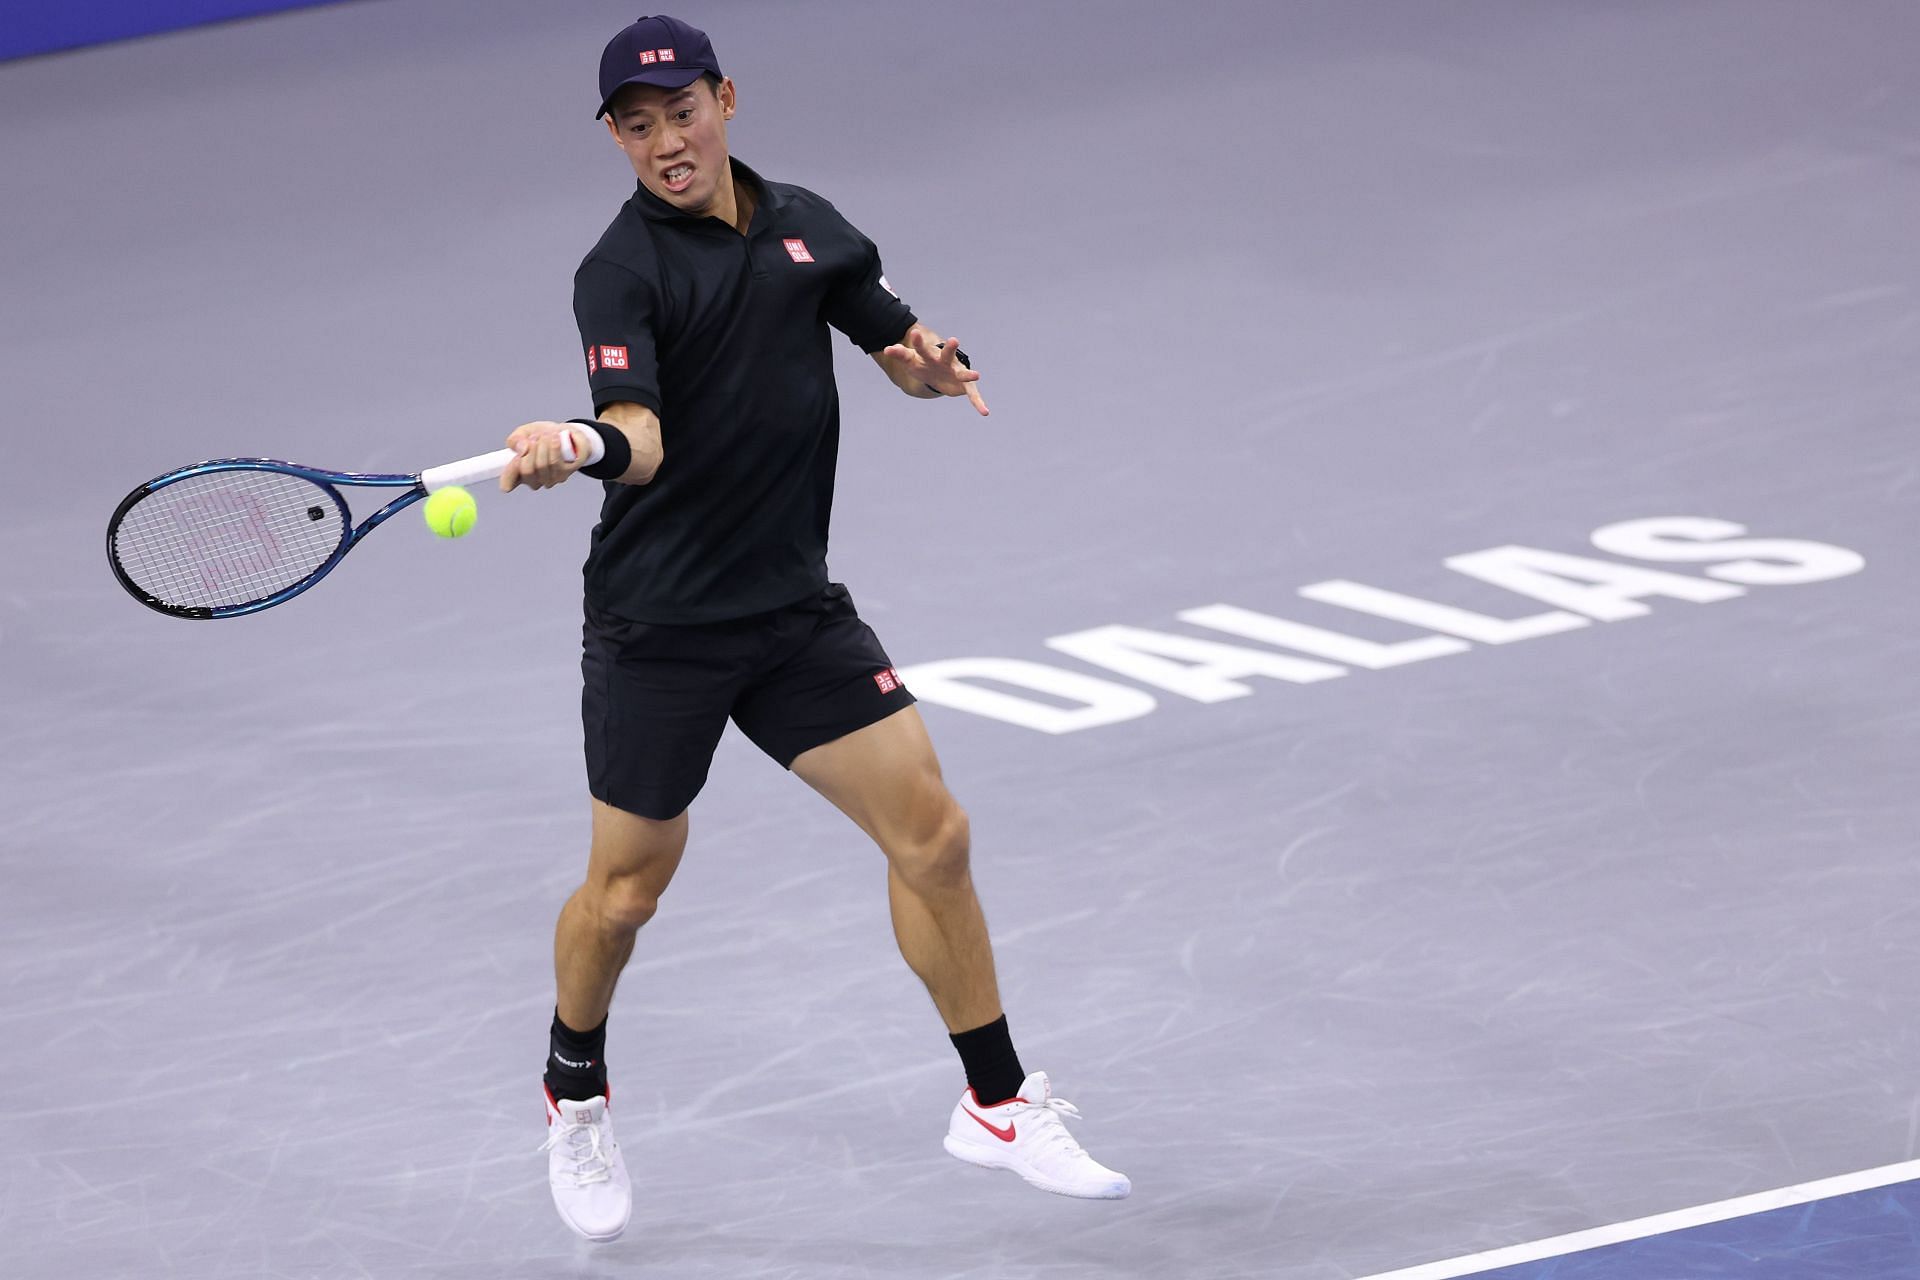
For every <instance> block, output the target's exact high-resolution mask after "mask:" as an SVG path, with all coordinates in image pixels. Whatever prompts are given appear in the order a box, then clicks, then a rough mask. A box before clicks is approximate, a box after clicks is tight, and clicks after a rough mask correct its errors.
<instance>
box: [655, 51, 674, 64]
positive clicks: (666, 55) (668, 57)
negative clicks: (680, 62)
mask: <svg viewBox="0 0 1920 1280" xmlns="http://www.w3.org/2000/svg"><path fill="white" fill-rule="evenodd" d="M654 52H655V53H657V54H659V55H660V61H662V62H672V61H673V50H671V49H655V50H654Z"/></svg>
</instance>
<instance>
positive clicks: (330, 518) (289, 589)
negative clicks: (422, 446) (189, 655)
mask: <svg viewBox="0 0 1920 1280" xmlns="http://www.w3.org/2000/svg"><path fill="white" fill-rule="evenodd" d="M573 430H576V431H579V432H581V434H582V435H583V436H588V437H591V438H589V439H588V440H587V445H588V457H587V463H588V465H591V464H592V463H594V462H596V461H598V460H599V458H598V455H599V454H600V453H601V452H602V450H603V449H604V444H603V442H602V441H601V440H600V439H599V438H598V437H597V436H596V435H594V433H592V432H590V431H588V430H587V429H585V428H582V427H578V426H576V427H574V428H573ZM560 439H561V452H562V454H563V455H564V456H565V457H566V459H567V461H569V462H572V461H573V460H574V448H573V438H572V436H571V435H570V434H562V436H561V437H560ZM512 458H513V450H512V449H496V450H494V451H493V452H492V453H482V454H478V455H476V456H474V457H471V458H462V459H461V460H460V461H458V462H449V463H447V464H446V465H444V466H439V467H428V468H427V469H426V470H425V471H421V472H418V473H416V474H414V475H379V474H364V473H361V472H356V471H322V470H320V469H318V468H316V467H303V466H300V465H299V464H297V463H292V462H280V461H277V460H275V459H273V458H216V459H214V460H213V461H210V462H199V463H195V464H194V465H193V466H190V467H181V468H180V469H179V470H177V471H169V472H167V473H166V474H165V475H163V476H156V477H154V478H153V479H152V480H149V481H147V482H146V483H145V484H143V485H141V486H140V487H139V488H137V489H135V490H134V491H133V492H132V493H129V494H128V495H127V496H126V497H125V498H123V499H121V501H120V505H119V507H117V508H116V509H115V510H114V513H113V518H112V519H111V520H109V521H108V522H107V560H108V562H109V563H110V564H112V566H113V575H114V577H116V578H118V579H119V580H120V585H121V586H123V587H125V588H126V589H127V592H128V594H130V595H131V596H132V597H133V598H134V599H135V600H138V601H139V602H140V603H141V604H144V605H146V606H147V607H148V608H150V609H157V610H159V611H160V612H161V613H164V614H167V615H168V616H170V617H175V618H238V617H241V616H243V615H245V614H249V613H258V612H259V611H260V610H262V609H271V608H272V607H273V606H274V605H277V604H285V603H286V602H287V601H289V600H291V599H293V598H294V597H295V596H297V595H299V594H300V593H301V592H302V591H305V590H306V589H307V588H308V587H311V586H312V585H313V584H314V583H316V582H318V581H320V579H322V578H324V577H326V576H327V574H328V573H330V572H332V570H333V567H334V566H335V565H337V564H339V563H340V562H341V560H343V559H345V558H346V554H347V552H349V551H351V550H353V548H354V547H355V546H357V545H358V544H359V542H360V540H361V539H362V538H364V537H366V536H367V535H368V534H369V533H371V532H373V531H374V530H375V529H377V528H379V527H380V526H381V525H382V524H384V523H385V522H386V521H387V519H388V518H389V517H390V516H392V515H394V514H395V513H396V512H399V511H403V510H405V509H406V508H408V507H410V506H412V505H413V504H414V503H416V502H419V501H420V500H421V499H423V498H425V497H426V496H427V495H428V494H430V493H432V492H434V491H435V490H436V489H444V488H447V487H448V486H449V485H456V484H459V485H465V484H475V483H478V482H479V481H482V480H493V479H496V478H498V477H499V475H500V473H501V472H503V471H505V470H506V469H507V463H508V462H509V461H511V460H512ZM343 488H363V489H401V490H404V492H403V493H401V494H400V495H399V496H398V497H396V498H394V499H393V501H391V502H389V503H387V505H386V506H384V507H381V508H380V509H379V510H378V511H376V512H374V513H373V514H372V515H370V516H368V517H367V518H366V519H365V520H362V521H361V522H360V523H359V524H358V525H356V524H354V523H353V513H352V512H351V511H350V510H349V509H348V507H347V500H346V498H345V497H344V496H343V495H342V494H341V492H340V490H341V489H343Z"/></svg>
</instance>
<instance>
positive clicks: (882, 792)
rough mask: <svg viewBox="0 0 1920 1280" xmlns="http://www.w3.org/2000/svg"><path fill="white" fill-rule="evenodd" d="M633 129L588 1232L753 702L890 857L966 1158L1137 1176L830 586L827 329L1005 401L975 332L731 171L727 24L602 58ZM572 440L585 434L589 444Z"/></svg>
mask: <svg viewBox="0 0 1920 1280" xmlns="http://www.w3.org/2000/svg"><path fill="white" fill-rule="evenodd" d="M599 88H600V110H599V113H598V116H599V117H600V118H604V119H605V120H606V127H607V131H608V134H609V135H610V136H611V137H612V139H613V141H614V143H615V144H616V145H617V146H618V147H619V148H620V149H621V150H622V151H623V152H625V153H626V158H627V160H628V161H629V162H630V163H631V164H632V166H633V171H634V173H635V174H637V175H638V177H639V183H638V186H637V189H636V190H635V191H634V194H633V197H632V198H631V199H630V200H628V201H627V202H626V204H625V205H623V206H622V207H621V209H620V212H619V214H618V216H616V217H615V218H614V220H613V223H612V225H611V226H609V227H608V228H607V231H606V234H604V235H603V236H601V238H600V242H599V243H598V244H597V245H595V246H594V248H593V251H592V252H591V253H589V254H588V255H587V257H586V260H585V261H584V262H583V263H581V265H580V269H579V271H578V272H577V273H576V274H575V276H574V314H575V317H576V319H577V320H578V322H579V326H580V339H581V342H582V343H583V344H584V356H585V360H586V366H587V378H588V382H589V384H590V386H591V388H592V392H593V405H594V413H595V418H594V419H593V420H592V421H591V422H586V420H580V419H576V420H575V422H576V423H584V424H585V425H589V426H591V427H592V428H593V429H594V430H595V431H597V432H598V433H599V434H600V436H601V437H602V438H603V439H604V440H605V442H606V456H605V457H603V458H602V459H601V460H600V461H599V462H598V463H596V464H594V465H592V466H587V467H585V468H584V470H585V471H586V473H587V474H588V475H590V476H595V477H597V478H599V479H601V480H604V481H606V482H607V483H606V486H605V488H606V493H605V499H604V502H603V504H602V506H601V512H600V523H599V525H598V526H597V527H596V528H595V529H594V531H593V541H592V547H591V550H590V551H589V552H588V555H587V563H586V570H585V576H586V581H585V613H586V625H585V641H584V656H583V658H582V662H581V671H582V674H583V676H584V681H585V688H584V691H583V694H582V698H581V706H582V714H583V720H584V724H585V730H586V757H587V788H588V790H589V792H590V793H591V794H592V797H593V839H592V847H591V849H590V851H589V854H588V860H587V873H586V879H585V882H584V883H583V884H582V885H581V886H580V888H579V889H578V890H576V891H575V893H574V894H573V896H572V897H571V898H570V899H568V901H567V903H566V905H565V906H564V907H563V908H562V909H561V912H560V921H559V926H558V928H557V930H556V932H555V937H554V969H555V977H556V982H557V987H558V999H557V1001H556V1008H555V1010H554V1020H553V1026H552V1030H551V1040H550V1045H549V1055H548V1058H547V1070H546V1090H547V1120H548V1137H547V1143H546V1150H547V1152H548V1156H549V1174H550V1179H549V1180H550V1182H551V1184H552V1188H553V1198H554V1203H555V1205H556V1206H557V1207H558V1209H559V1211H560V1216H561V1217H562V1218H563V1219H564V1220H565V1221H566V1223H567V1225H568V1226H570V1227H572V1228H573V1229H574V1230H575V1231H576V1232H578V1233H579V1234H581V1235H583V1236H585V1237H586V1238H587V1239H589V1240H612V1239H614V1238H615V1237H617V1236H619V1235H620V1233H621V1232H622V1231H623V1230H624V1229H625V1227H626V1225H627V1222H628V1219H629V1217H630V1215H631V1212H632V1192H631V1189H630V1184H629V1181H628V1175H627V1169H626V1165H625V1163H624V1161H623V1159H622V1156H621V1152H620V1148H619V1145H618V1144H617V1143H616V1142H615V1141H614V1136H613V1127H612V1120H611V1118H610V1116H609V1113H608V1101H607V1099H608V1089H607V1069H606V1061H605V1057H604V1046H605V1043H606V1023H607V1009H608V1006H609V1004H610V1003H611V1001H612V999H613V991H614V984H615V983H616V982H617V981H618V979H619V977H620V971H621V968H622V967H623V966H624V965H625V964H626V962H627V957H628V956H629V955H630V954H631V952H632V950H633V943H634V935H635V933H636V931H637V930H638V929H639V928H640V927H641V926H642V925H644V924H645V923H646V922H647V921H648V920H649V919H651V918H652V916H653V914H654V911H655V909H656V908H657V907H658V905H659V901H660V895H661V894H662V893H663V892H664V891H665V890H666V888H667V885H668V883H669V882H670V881H671V880H672V879H673V873H674V869H675V868H676V867H677V866H678V865H679V863H680V857H681V854H682V853H683V851H684V850H685V849H686V845H687V831H688V825H687V809H688V806H689V805H690V804H691V803H692V802H693V799H694V797H695V796H696V795H697V794H698V793H699V791H700V788H701V786H702V785H703V784H704V783H705V781H706V777H707V769H708V765H709V763H710V761H711V759H712V755H713V752H714V748H715V747H716V745H717V744H718V742H719V740H720V735H721V731H722V730H723V729H724V728H725V726H726V722H727V720H728V719H729V718H731V719H732V721H733V722H734V723H735V724H736V725H738V726H739V727H740V730H741V732H743V733H744V734H746V736H747V737H748V738H749V739H750V740H752V741H753V743H754V744H755V745H756V746H758V747H759V748H760V749H761V750H762V751H764V752H766V753H767V754H768V755H769V756H771V757H773V759H774V760H776V761H778V762H779V763H780V764H781V765H782V766H784V767H786V768H788V769H790V770H792V771H793V772H794V773H795V774H797V775H799V777H800V778H801V779H802V780H803V781H805V782H806V783H807V784H808V785H809V786H811V787H813V788H814V790H816V791H818V792H819V793H820V794H821V795H823V796H825V797H826V798H827V799H828V800H830V801H831V802H832V803H833V804H835V805H836V806H838V807H839V808H840V810H841V811H842V812H844V813H845V814H846V815H847V816H848V817H849V818H851V819H852V820H853V821H854V822H855V823H856V824H858V825H859V827H860V828H861V829H862V830H863V831H865V832H866V833H867V834H868V835H869V836H871V837H872V838H873V840H874V842H875V843H876V844H878V845H879V846H880V849H881V851H882V852H883V853H884V854H885V855H886V859H887V893H888V900H889V903H890V905H891V907H892V915H893V928H894V935H895V937H896V938H897V939H898V941H899V945H900V953H901V955H902V956H903V957H905V959H906V962H907V964H908V965H909V966H910V967H911V968H912V969H913V971H914V973H915V974H917V975H918V976H919V977H920V979H921V981H922V982H924V983H925V984H926V988H927V992H928V994H929V995H930V996H932V998H933V1003H934V1006H935V1008H936V1009H938V1011H939V1013H940V1016H941V1018H942V1019H944V1021H945V1023H946V1027H947V1031H948V1033H949V1038H950V1039H951V1040H952V1042H953V1046H954V1048H955V1049H956V1050H957V1051H958V1053H959V1055H960V1061H961V1066H962V1069H963V1070H964V1071H965V1073H966V1081H967V1088H966V1091H965V1092H964V1093H963V1094H962V1095H961V1097H960V1100H959V1102H958V1103H957V1104H956V1105H955V1106H954V1109H953V1113H952V1115H951V1116H950V1117H949V1120H948V1126H947V1135H946V1139H945V1145H946V1149H947V1150H948V1151H949V1152H951V1153H952V1154H953V1155H955V1156H958V1157H959V1158H960V1159H962V1160H966V1161H970V1162H972V1163H974V1164H978V1165H984V1166H987V1167H989V1168H1000V1169H1010V1170H1012V1171H1014V1172H1015V1173H1017V1174H1019V1175H1020V1176H1021V1177H1022V1178H1024V1179H1025V1180H1026V1181H1028V1182H1029V1183H1032V1184H1033V1185H1034V1186H1037V1187H1040V1188H1042V1189H1044V1190H1047V1191H1053V1192H1057V1193H1059V1194H1062V1195H1069V1196H1080V1197H1084V1198H1089V1199H1118V1198H1120V1197H1122V1196H1125V1195H1126V1194H1127V1192H1128V1191H1129V1190H1130V1184H1129V1183H1128V1180H1127V1179H1126V1177H1124V1176H1123V1175H1121V1174H1119V1173H1115V1172H1114V1171H1113V1170H1111V1169H1108V1168H1106V1167H1105V1166H1103V1165H1101V1164H1099V1163H1098V1162H1096V1161H1095V1160H1094V1159H1093V1158H1092V1157H1091V1156H1089V1155H1088V1154H1087V1153H1086V1152H1085V1151H1084V1150H1082V1149H1081V1147H1080V1144H1079V1143H1078V1142H1077V1141H1075V1140H1074V1138H1073V1136H1072V1135H1071V1134H1070V1133H1068V1131H1067V1129H1066V1127H1065V1125H1064V1124H1063V1123H1062V1117H1063V1116H1074V1115H1078V1114H1079V1113H1078V1112H1077V1111H1075V1110H1074V1108H1073V1107H1072V1106H1071V1105H1070V1104H1068V1103H1066V1102H1064V1101H1062V1100H1061V1099H1059V1098H1055V1097H1054V1096H1053V1095H1052V1090H1051V1088H1050V1086H1049V1083H1048V1080H1047V1076H1046V1074H1045V1073H1044V1072H1039V1071H1036V1072H1033V1073H1031V1074H1029V1073H1027V1072H1026V1071H1024V1070H1023V1068H1022V1067H1021V1065H1020V1059H1019V1056H1018V1055H1017V1054H1016V1053H1015V1051H1014V1047H1013V1041H1012V1039H1011V1037H1010V1036H1009V1034H1008V1030H1007V1020H1006V1017H1005V1015H1004V1014H1003V1013H1002V1011H1001V1007H1000V995H999V990H998V986H997V984H996V981H995V976H994V964H993V949H992V947H991V945H990V944H989V942H988V939H987V927H986V922H985V920H984V919H983V917H982V915H981V912H980V903H979V900H978V898H977V897H976V896H975V894H974V888H973V881H972V877H971V874H970V871H969V864H968V850H969V845H968V830H967V815H966V813H965V812H964V811H963V810H962V809H961V807H960V805H959V804H958V803H957V802H956V801H955V800H954V798H953V796H952V795H951V794H949V792H948V791H947V788H946V786H945V784H944V783H943V782H942V781H941V776H940V765H939V761H938V759H937V758H936V757H935V755H934V750H933V746H932V744H931V742H930V741H929V740H928V737H927V731H926V727H925V725H924V724H923V723H922V721H921V718H920V713H919V712H918V711H917V710H916V709H915V708H914V705H913V702H914V699H913V695H912V694H911V693H910V692H908V690H907V688H906V686H905V685H904V684H902V683H901V680H900V678H899V676H898V675H897V674H896V673H895V671H894V669H893V664H892V662H891V661H890V660H889V659H888V657H887V654H886V651H885V650H884V649H883V648H881V646H880V641H879V640H878V638H876V637H875V635H874V633H873V632H872V630H871V629H869V628H868V626H867V624H866V623H864V622H862V621H861V620H860V616H859V614H858V613H857V612H856V611H855V609H854V604H853V599H852V597H851V596H850V595H848V593H847V589H846V588H845V587H843V586H841V585H839V584H838V583H834V582H831V581H829V579H828V575H827V565H826V552H827V523H828V514H829V511H830V509H831V507H832V502H833V484H834V467H835V458H836V453H837V449H838V446H839V437H840V413H839V399H838V395H837V392H836V389H835V385H834V378H833V360H832V350H831V335H830V334H829V332H828V330H829V327H831V328H833V329H838V330H839V331H840V332H841V333H843V334H845V335H846V336H847V337H848V338H849V339H851V340H852V341H853V342H854V343H855V344H857V345H858V346H859V347H860V349H861V350H862V351H865V352H867V353H868V354H869V355H871V356H872V357H873V360H874V363H875V364H877V365H878V366H879V367H880V370H881V372H882V373H884V374H885V375H886V376H887V378H889V379H890V380H891V381H892V382H893V383H894V385H895V386H897V387H899V388H900V389H901V390H902V391H904V392H905V393H906V394H907V395H910V396H913V397H916V398H918V399H923V400H932V399H939V398H942V397H954V398H965V399H966V400H967V401H969V402H970V403H971V404H972V406H973V408H974V409H975V410H976V411H977V412H978V413H980V414H982V415H984V414H985V413H986V412H987V405H986V401H985V400H984V399H982V398H981V394H980V385H979V384H980V375H979V373H978V372H975V371H974V370H973V369H972V368H971V367H970V366H969V362H968V360H967V358H966V356H965V355H963V354H962V352H961V349H960V345H959V340H958V339H957V338H954V337H948V338H945V339H944V340H943V339H942V338H941V337H940V336H939V335H938V334H937V333H935V332H934V331H933V330H931V329H929V328H927V327H926V326H924V325H922V324H920V323H919V322H918V320H917V319H916V318H915V316H914V313H913V312H912V311H911V310H910V309H909V308H908V306H907V305H906V303H904V302H902V301H901V300H900V299H899V298H898V297H897V296H896V295H895V294H894V292H893V289H892V287H891V286H890V285H889V284H888V283H887V279H886V277H885V276H884V275H882V274H881V268H880V256H879V253H878V251H877V250H876V249H875V248H874V246H873V244H872V242H870V241H869V240H868V239H867V238H866V237H865V236H863V235H861V234H860V232H859V231H858V230H856V229H855V228H854V227H853V226H852V225H851V224H850V223H848V222H847V220H846V219H845V218H843V217H841V216H840V214H839V213H838V212H837V211H836V210H835V209H834V207H833V206H832V205H830V204H828V203H827V202H826V201H825V200H823V199H821V198H820V197H819V196H817V195H815V194H814V193H813V192H811V191H808V190H806V189H804V188H802V187H796V186H789V185H787V184H785V183H780V182H772V181H768V180H766V179H764V178H762V177H760V175H759V174H757V173H755V172H754V171H753V170H752V169H749V168H748V167H747V166H746V165H744V164H742V163H740V162H739V161H738V160H735V159H733V158H732V157H731V155H730V154H729V151H728V145H727V122H728V121H729V120H731V119H732V118H733V115H734V112H735V110H736V109H737V105H738V99H737V95H736V93H735V89H734V85H733V82H732V81H731V80H730V79H728V78H727V77H726V76H725V75H723V74H722V73H721V70H720V66H719V63H718V62H717V61H716V59H715V57H714V52H713V46H712V44H711V43H710V42H709V41H708V39H707V37H706V35H705V34H704V33H702V32H700V31H698V30H696V29H695V28H693V27H691V26H689V25H687V24H686V23H684V22H682V21H680V20H678V19H676V18H670V17H660V16H656V17H647V18H642V19H640V20H639V21H638V22H635V23H633V24H632V25H631V26H628V27H627V28H625V29H624V30H622V31H621V32H620V33H619V34H617V35H615V36H614V37H613V39H612V40H611V41H610V42H609V43H608V44H607V46H606V50H605V52H604V53H603V54H602V56H601V60H600V84H599ZM570 430H574V424H572V423H560V422H530V423H527V424H525V425H524V426H521V427H519V428H517V429H516V430H515V431H514V432H513V433H512V434H511V435H510V436H508V438H507V442H508V444H509V445H510V446H511V447H512V448H513V449H515V450H516V451H517V453H518V455H519V456H518V457H517V458H516V459H515V460H514V461H513V462H512V463H510V464H509V465H508V468H507V471H506V474H505V475H503V476H502V477H501V480H500V485H501V488H502V489H506V490H511V489H513V488H515V487H517V486H526V487H528V488H533V489H542V488H547V487H549V486H552V485H556V484H559V483H561V482H563V481H565V480H566V479H567V478H568V476H569V475H571V474H572V473H573V472H574V471H575V470H576V469H581V467H580V464H579V463H577V462H570V461H567V458H566V455H567V453H568V452H569V450H568V449H567V448H565V447H563V443H562V439H561V437H562V434H563V433H565V432H568V431H570ZM575 435H576V437H577V439H576V441H574V442H573V443H574V447H575V448H580V447H584V445H585V443H586V438H585V436H584V434H583V433H579V432H577V431H575Z"/></svg>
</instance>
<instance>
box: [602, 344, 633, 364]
mask: <svg viewBox="0 0 1920 1280" xmlns="http://www.w3.org/2000/svg"><path fill="white" fill-rule="evenodd" d="M600 364H601V367H603V368H607V369H624V368H626V367H627V349H626V348H625V347H601V348H600Z"/></svg>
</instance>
